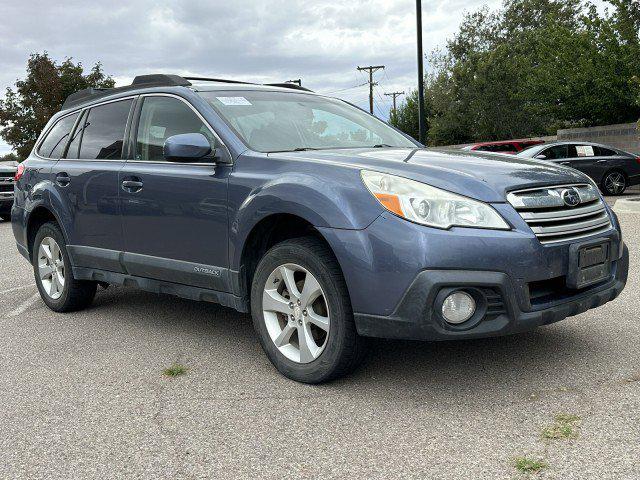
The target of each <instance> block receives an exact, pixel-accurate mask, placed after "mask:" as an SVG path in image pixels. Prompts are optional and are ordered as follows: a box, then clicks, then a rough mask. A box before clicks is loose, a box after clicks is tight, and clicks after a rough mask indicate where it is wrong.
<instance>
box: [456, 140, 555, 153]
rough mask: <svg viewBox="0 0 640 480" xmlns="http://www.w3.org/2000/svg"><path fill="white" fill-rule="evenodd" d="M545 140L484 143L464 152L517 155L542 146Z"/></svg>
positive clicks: (470, 146) (464, 148)
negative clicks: (535, 146) (536, 146)
mask: <svg viewBox="0 0 640 480" xmlns="http://www.w3.org/2000/svg"><path fill="white" fill-rule="evenodd" d="M542 143H544V140H504V141H500V142H482V143H476V144H474V145H467V146H466V147H463V148H462V149H463V150H472V151H474V152H496V153H509V154H512V155H515V154H516V153H518V152H521V151H523V150H525V149H527V148H529V147H533V146H534V145H540V144H542Z"/></svg>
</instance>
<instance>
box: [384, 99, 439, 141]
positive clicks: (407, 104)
mask: <svg viewBox="0 0 640 480" xmlns="http://www.w3.org/2000/svg"><path fill="white" fill-rule="evenodd" d="M428 116H429V105H428V102H427V101H426V99H425V117H428ZM389 123H390V124H391V125H393V126H394V127H396V128H398V129H399V130H402V131H403V132H404V133H407V134H409V135H411V136H412V137H413V138H415V139H418V136H419V126H418V89H415V90H413V91H411V92H409V94H408V95H407V96H406V97H405V99H404V100H403V101H402V103H401V104H400V105H399V106H398V108H397V109H396V111H393V110H391V113H390V115H389Z"/></svg>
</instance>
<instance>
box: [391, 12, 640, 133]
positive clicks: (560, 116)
mask: <svg viewBox="0 0 640 480" xmlns="http://www.w3.org/2000/svg"><path fill="white" fill-rule="evenodd" d="M430 64H431V66H432V67H433V68H434V73H433V74H432V75H431V76H430V80H429V81H428V82H427V87H426V92H425V93H426V97H427V98H428V99H429V105H430V111H429V114H430V117H429V119H428V123H429V130H428V141H429V143H430V144H434V145H440V144H453V143H465V142H472V141H478V140H499V139H508V138H518V137H527V136H537V135H546V134H555V133H556V131H557V129H559V128H568V127H576V126H593V125H604V124H610V123H623V122H630V121H635V120H637V119H638V117H640V102H639V101H638V98H640V2H629V0H609V8H608V9H606V11H605V12H604V13H603V14H599V13H598V10H597V9H596V8H595V7H594V6H593V5H591V4H589V3H586V2H582V1H580V0H505V2H504V4H503V8H502V9H501V10H499V11H497V12H491V11H489V10H488V9H487V8H484V9H481V10H479V11H476V12H473V13H471V14H468V15H467V16H466V17H465V19H464V20H463V22H462V24H461V26H460V29H459V31H458V33H457V34H456V35H455V36H454V38H453V39H452V40H451V41H449V42H448V44H447V47H446V49H445V51H444V52H443V53H436V54H434V55H432V58H430ZM401 108H404V109H406V105H402V106H401ZM409 114H410V112H402V111H399V112H398V115H399V116H401V115H409ZM415 114H417V110H416V113H415ZM406 123H407V124H409V123H410V122H408V121H407V122H406ZM407 131H408V130H407Z"/></svg>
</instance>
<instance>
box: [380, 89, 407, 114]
mask: <svg viewBox="0 0 640 480" xmlns="http://www.w3.org/2000/svg"><path fill="white" fill-rule="evenodd" d="M400 95H404V92H390V93H385V96H387V97H393V114H394V115H395V114H396V98H398V97H399V96H400Z"/></svg>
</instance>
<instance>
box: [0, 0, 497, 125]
mask: <svg viewBox="0 0 640 480" xmlns="http://www.w3.org/2000/svg"><path fill="white" fill-rule="evenodd" d="M485 3H488V4H489V6H490V7H492V8H495V7H497V6H499V4H500V0H435V1H430V2H423V24H424V48H425V52H429V51H431V50H433V49H434V48H436V47H438V46H442V45H443V44H444V43H445V41H446V39H447V38H448V37H450V36H451V35H452V34H453V33H454V32H455V31H456V29H457V27H458V25H459V23H460V21H461V19H462V15H463V13H464V12H465V11H472V10H475V9H477V8H480V7H481V6H482V5H483V4H485ZM3 11H4V14H3V19H2V23H3V33H2V36H0V59H1V60H0V88H1V89H2V91H4V89H5V88H6V87H7V86H10V85H13V83H14V82H15V80H16V78H18V77H22V76H23V75H24V67H25V63H26V59H27V57H28V55H29V54H30V53H33V52H42V51H45V50H46V51H48V52H49V54H50V55H51V56H52V57H53V58H55V59H57V60H62V59H64V58H65V57H73V58H74V60H75V61H81V62H82V63H83V64H84V65H86V66H87V67H89V66H90V65H92V64H93V63H95V62H97V61H100V62H102V64H103V65H104V69H105V71H106V72H107V73H109V74H112V75H113V76H114V77H115V78H116V80H117V81H118V83H119V84H126V83H128V82H130V81H131V79H132V78H133V77H134V76H135V75H137V74H144V73H161V72H165V73H178V74H197V75H202V76H216V77H231V78H241V79H245V80H248V81H257V82H274V81H285V80H290V79H297V78H302V81H303V84H304V85H305V86H307V87H309V88H311V89H313V90H317V91H320V92H333V91H337V90H342V91H341V92H339V93H338V94H337V95H338V96H340V97H342V98H345V99H347V100H349V101H353V102H355V103H357V104H359V105H363V106H364V105H367V95H368V89H367V87H366V86H365V87H359V88H349V87H353V86H355V85H359V84H361V83H363V82H364V81H365V79H364V76H363V74H362V73H359V72H357V71H356V66H357V65H371V64H384V65H386V67H387V68H386V70H385V71H384V72H378V74H377V75H376V77H377V80H378V82H379V83H380V85H379V86H378V87H377V88H376V101H377V102H378V103H379V107H378V108H379V110H378V112H379V114H380V115H385V116H386V113H387V112H388V109H389V106H390V100H389V98H388V97H384V96H383V95H382V93H383V92H384V91H394V90H405V91H408V90H410V89H411V88H413V87H414V86H415V83H416V80H415V77H416V46H415V2H413V1H412V0H395V1H385V0H371V1H366V0H351V1H350V2H336V1H335V0H271V1H246V0H237V1H233V0H231V1H229V0H227V1H222V0H215V1H211V0H192V1H162V0H129V1H126V2H122V1H110V2H88V1H79V0H76V1H60V2H51V1H29V0H25V1H20V2H17V1H13V2H12V3H11V4H9V5H6V4H5V5H4V6H3ZM347 88H349V89H348V90H344V89H347Z"/></svg>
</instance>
